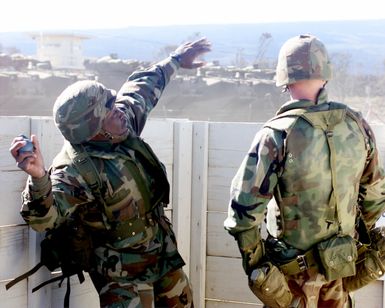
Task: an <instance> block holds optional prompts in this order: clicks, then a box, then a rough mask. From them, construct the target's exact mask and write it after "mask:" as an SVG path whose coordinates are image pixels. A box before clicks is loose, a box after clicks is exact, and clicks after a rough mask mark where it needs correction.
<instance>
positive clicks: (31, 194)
mask: <svg viewBox="0 0 385 308" xmlns="http://www.w3.org/2000/svg"><path fill="white" fill-rule="evenodd" d="M74 171H75V170H73V171H71V170H68V168H67V170H55V171H54V172H52V171H51V170H50V174H48V173H47V174H46V175H45V176H44V177H43V178H41V179H35V178H31V177H29V178H28V180H27V185H26V187H25V189H24V191H23V192H22V208H21V216H22V217H23V219H24V220H25V221H26V222H27V223H28V224H29V225H30V226H31V227H32V228H33V229H34V230H35V231H37V232H43V231H46V230H47V229H52V228H53V227H55V226H56V225H57V224H60V223H61V221H62V220H63V219H62V218H63V217H65V216H66V215H67V214H68V213H69V212H71V211H73V210H74V209H75V208H76V207H77V206H79V205H80V204H85V203H88V202H91V201H92V200H94V197H93V196H92V194H91V192H90V191H89V190H88V189H87V188H86V187H87V186H86V185H84V183H81V182H80V181H79V180H78V179H79V178H80V176H78V175H76V173H74Z"/></svg>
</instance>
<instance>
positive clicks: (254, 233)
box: [235, 227, 265, 275]
mask: <svg viewBox="0 0 385 308" xmlns="http://www.w3.org/2000/svg"><path fill="white" fill-rule="evenodd" d="M235 238H236V240H237V243H238V248H239V251H240V252H241V255H242V266H243V269H244V270H245V272H246V274H247V275H250V273H251V272H252V270H253V269H254V268H256V266H257V264H258V262H259V261H260V260H261V259H262V257H263V256H264V254H265V249H264V245H263V241H262V239H261V234H260V232H259V228H257V227H255V228H253V229H250V230H247V231H244V232H240V233H237V234H236V235H235Z"/></svg>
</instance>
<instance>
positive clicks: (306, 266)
mask: <svg viewBox="0 0 385 308" xmlns="http://www.w3.org/2000/svg"><path fill="white" fill-rule="evenodd" d="M331 76H332V72H331V64H330V61H329V56H328V54H327V51H326V49H325V47H324V45H323V44H322V42H321V41H320V40H318V39H317V38H316V37H314V36H312V35H300V36H296V37H294V38H291V39H289V40H288V41H287V42H286V43H285V44H284V45H283V46H282V48H281V50H280V53H279V58H278V64H277V70H276V84H277V86H278V87H281V86H282V87H284V90H285V91H288V92H289V93H290V96H291V100H290V101H288V102H287V103H285V104H284V105H283V106H282V107H281V108H280V109H279V110H278V112H277V114H276V116H275V117H274V118H273V119H271V120H269V121H268V122H267V123H265V125H264V127H263V128H262V129H261V130H260V131H259V132H258V133H257V135H256V136H255V139H254V141H253V143H252V145H251V148H250V150H249V152H248V154H247V155H246V157H245V159H244V160H243V162H242V164H241V166H240V168H239V170H238V172H237V174H236V176H235V177H234V179H233V181H232V186H231V201H230V205H229V211H228V217H227V219H226V220H225V223H224V226H225V228H226V230H228V232H229V233H230V234H231V235H233V236H234V238H235V239H236V241H237V243H238V247H239V250H240V253H241V255H242V259H243V267H244V270H245V272H246V274H247V275H248V279H249V286H250V289H251V290H252V291H253V293H254V294H255V295H256V296H257V297H258V298H259V299H260V300H261V301H262V302H264V304H265V305H267V306H268V307H349V306H352V305H353V304H352V302H351V300H350V297H349V291H351V290H354V289H357V288H359V287H362V286H363V285H364V284H366V283H368V282H369V281H372V280H375V279H377V278H378V277H380V276H382V274H383V273H384V264H385V262H384V261H385V258H384V256H383V251H382V250H383V247H377V246H381V245H375V243H374V242H373V243H372V245H370V246H369V241H367V238H368V233H372V239H373V238H376V235H377V239H376V241H378V242H379V243H383V239H382V235H381V232H378V230H376V229H374V227H375V224H376V221H377V220H378V219H379V217H380V216H381V214H382V213H383V211H384V209H385V173H384V170H383V167H382V165H381V163H380V161H379V153H378V150H377V147H376V142H375V138H374V135H373V132H372V130H371V128H370V127H369V125H368V123H367V122H366V121H365V120H364V119H363V118H362V116H361V114H360V113H359V112H357V111H354V110H352V109H351V108H349V107H348V106H346V105H344V104H341V103H335V102H331V101H329V100H328V98H327V94H326V89H325V85H326V83H327V82H328V81H329V80H330V79H331ZM272 199H274V201H275V203H276V204H275V207H274V206H273V207H270V205H271V204H274V203H270V204H269V207H267V205H268V203H269V201H270V200H272ZM267 209H268V210H267ZM271 212H274V215H273V218H272V219H268V220H267V231H268V236H267V238H265V239H262V237H261V232H260V231H261V225H262V223H263V221H264V218H265V214H266V213H268V217H271ZM274 227H275V228H274ZM360 247H361V248H362V247H363V248H365V249H361V248H360ZM381 249H382V250H381ZM357 258H358V260H359V261H357ZM368 260H369V261H368ZM356 261H357V263H356ZM356 264H357V270H356ZM362 273H366V274H362Z"/></svg>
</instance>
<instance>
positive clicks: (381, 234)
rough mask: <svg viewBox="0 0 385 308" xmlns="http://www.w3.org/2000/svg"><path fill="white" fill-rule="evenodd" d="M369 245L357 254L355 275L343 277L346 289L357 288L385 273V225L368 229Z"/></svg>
mask: <svg viewBox="0 0 385 308" xmlns="http://www.w3.org/2000/svg"><path fill="white" fill-rule="evenodd" d="M370 240H371V245H370V247H369V249H367V250H364V251H363V253H361V254H360V255H359V258H358V261H357V263H356V275H355V276H350V277H345V278H343V284H344V288H345V289H346V290H347V291H354V290H358V289H360V288H362V287H364V286H366V285H367V284H369V283H371V282H372V281H375V280H377V279H379V278H380V277H381V276H382V275H383V274H384V273H385V227H377V228H374V229H373V230H371V231H370Z"/></svg>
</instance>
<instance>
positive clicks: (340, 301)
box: [288, 268, 354, 308]
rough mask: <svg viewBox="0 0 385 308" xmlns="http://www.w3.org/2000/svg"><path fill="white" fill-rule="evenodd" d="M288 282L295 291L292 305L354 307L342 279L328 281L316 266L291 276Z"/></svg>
mask: <svg viewBox="0 0 385 308" xmlns="http://www.w3.org/2000/svg"><path fill="white" fill-rule="evenodd" d="M288 284H289V288H290V290H291V292H292V293H293V297H294V298H293V301H292V304H291V305H290V307H293V308H294V307H296V308H331V307H333V308H353V307H354V303H353V300H352V298H350V296H349V293H348V292H347V291H345V290H344V288H343V285H342V279H337V280H334V281H330V282H327V281H326V279H325V276H324V275H323V274H320V273H319V272H318V270H316V269H315V268H310V269H308V270H306V271H304V272H301V273H299V274H296V275H293V276H289V277H288Z"/></svg>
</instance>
